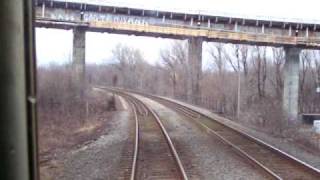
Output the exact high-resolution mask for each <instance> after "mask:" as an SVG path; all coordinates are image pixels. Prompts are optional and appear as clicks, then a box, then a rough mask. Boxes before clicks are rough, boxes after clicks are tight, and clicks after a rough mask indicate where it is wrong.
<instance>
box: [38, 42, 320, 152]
mask: <svg viewBox="0 0 320 180" xmlns="http://www.w3.org/2000/svg"><path fill="white" fill-rule="evenodd" d="M187 45H188V44H187V42H186V41H175V42H174V43H172V44H171V46H170V47H167V48H165V49H161V50H160V51H159V57H160V61H159V62H158V63H157V64H155V65H151V64H149V63H148V61H147V59H145V58H144V56H143V52H141V51H140V50H139V49H136V48H134V47H129V46H126V45H123V44H118V45H116V46H115V47H114V49H113V50H112V55H113V56H112V58H113V61H112V62H115V63H112V64H108V63H105V64H99V65H93V64H88V65H86V83H87V85H88V87H90V86H91V85H92V86H94V85H104V86H117V87H123V88H127V89H133V90H137V91H141V92H146V93H151V94H157V95H162V96H168V97H172V98H176V99H179V100H182V101H187V87H188V79H187V75H188V73H189V71H188V70H189V69H190V68H189V67H188V66H189V64H188V60H187V59H188V57H187V56H188V46H187ZM208 53H209V54H210V67H209V68H206V70H204V71H203V73H202V77H201V81H200V92H201V93H200V94H194V95H193V96H195V97H194V98H195V99H196V101H195V102H194V103H196V105H198V106H202V107H205V108H207V109H210V110H211V111H213V112H215V113H218V114H220V115H221V116H224V117H227V118H229V119H231V120H234V121H237V122H239V123H241V124H244V125H246V126H248V127H251V128H254V129H258V130H259V131H264V132H267V133H270V134H273V135H275V136H286V137H287V136H293V134H294V135H295V138H296V139H298V140H299V141H302V142H303V143H305V144H307V145H308V146H309V145H312V146H319V144H317V142H318V141H312V138H310V137H313V136H314V134H313V133H312V132H308V133H305V132H303V133H302V135H301V136H300V135H299V133H298V134H297V132H296V131H300V130H297V128H296V129H294V130H293V131H294V133H292V132H286V131H285V130H287V129H288V128H287V125H288V124H287V122H286V121H284V120H283V118H282V114H281V108H282V107H281V101H282V100H281V99H282V89H283V66H284V62H285V54H284V49H283V48H274V47H261V46H260V47H258V46H248V45H231V44H222V43H210V48H209V50H208ZM319 85H320V51H313V50H304V51H302V52H301V58H300V84H299V91H300V94H299V111H300V113H302V112H304V113H320V94H319V93H317V92H316V88H317V87H319ZM77 87H78V85H77V84H75V82H74V81H73V79H72V64H65V65H50V66H46V67H38V104H39V112H40V113H39V119H40V125H41V124H42V125H43V127H53V126H55V128H53V129H59V127H61V126H65V127H70V128H71V127H73V126H74V124H77V126H76V127H77V128H79V127H81V125H82V124H84V123H86V122H85V121H84V120H83V119H85V118H86V117H87V116H88V112H89V114H90V115H91V116H92V115H94V114H97V113H98V114H101V113H102V112H103V111H104V110H106V109H108V108H110V107H109V106H110V105H109V101H110V99H106V101H105V102H103V100H102V101H101V99H100V101H97V102H96V101H95V100H97V99H96V98H92V97H91V96H92V95H91V96H90V94H91V93H90V90H89V89H90V88H87V92H86V93H85V94H86V95H85V96H84V97H83V96H80V95H79V93H78V92H79V91H78V90H77ZM239 87H240V96H239V97H240V98H239V97H238V90H239V89H238V88H239ZM90 97H91V98H90ZM238 99H240V101H239V104H240V111H239V113H238V111H237V109H238ZM87 102H89V103H87ZM88 104H89V105H90V106H89V107H88ZM89 109H90V110H89ZM52 114H58V115H59V116H56V117H51V116H52ZM66 119H68V125H65V124H64V123H65V122H66ZM57 124H60V125H59V126H56V125H57ZM40 128H41V127H40Z"/></svg>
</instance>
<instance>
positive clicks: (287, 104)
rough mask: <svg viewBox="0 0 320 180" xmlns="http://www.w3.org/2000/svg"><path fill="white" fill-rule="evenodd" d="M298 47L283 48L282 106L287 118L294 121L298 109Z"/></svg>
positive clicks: (296, 117)
mask: <svg viewBox="0 0 320 180" xmlns="http://www.w3.org/2000/svg"><path fill="white" fill-rule="evenodd" d="M300 51H301V49H298V48H285V54H286V61H285V64H284V69H283V70H284V71H283V75H284V88H283V98H282V106H283V113H284V115H285V118H286V119H287V120H293V121H296V120H297V119H298V111H299V106H298V105H299V104H298V101H299V59H300Z"/></svg>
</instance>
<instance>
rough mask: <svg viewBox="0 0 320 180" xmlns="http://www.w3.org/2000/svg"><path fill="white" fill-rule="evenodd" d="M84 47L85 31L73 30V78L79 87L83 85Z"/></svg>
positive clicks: (80, 29)
mask: <svg viewBox="0 0 320 180" xmlns="http://www.w3.org/2000/svg"><path fill="white" fill-rule="evenodd" d="M85 47H86V31H85V30H84V29H82V28H75V29H74V30H73V53H72V64H73V78H74V80H75V81H76V82H77V83H78V85H79V86H80V87H84V85H85Z"/></svg>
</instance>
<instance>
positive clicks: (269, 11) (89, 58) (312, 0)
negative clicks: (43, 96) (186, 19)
mask: <svg viewBox="0 0 320 180" xmlns="http://www.w3.org/2000/svg"><path fill="white" fill-rule="evenodd" d="M63 1H64V0H63ZM70 1H76V2H77V1H78V2H84V1H89V0H70ZM89 2H94V3H97V2H101V3H118V4H125V5H128V6H138V7H141V8H143V7H145V8H148V9H150V8H155V9H168V10H170V9H171V10H172V9H178V10H182V11H185V12H188V11H191V10H192V11H207V12H212V13H213V14H215V13H220V14H221V13H226V14H235V15H241V16H242V15H244V16H250V17H261V16H264V17H270V18H272V17H273V18H286V19H291V20H299V21H300V20H301V21H308V22H310V21H317V22H320V13H318V12H319V7H320V0H303V1H297V0H188V1H187V0H119V1H117V0H90V1H89ZM86 37H87V42H86V62H87V63H101V62H107V61H108V60H110V58H111V50H112V49H113V47H114V46H115V45H116V44H118V43H122V44H127V45H129V46H133V47H136V48H139V49H141V50H142V52H143V54H144V56H145V58H146V59H147V60H148V61H149V62H150V63H155V62H157V61H158V60H159V57H158V55H159V50H160V49H162V48H165V47H166V46H168V45H170V43H171V42H172V40H170V39H161V38H149V37H136V36H126V35H114V34H108V33H91V32H89V33H87V35H86ZM36 44H37V58H38V59H37V60H38V65H46V64H50V63H52V62H54V63H65V62H66V61H70V60H71V54H72V31H65V30H56V29H44V28H37V30H36ZM206 49H207V43H204V50H203V54H204V59H206V57H207V55H206ZM204 64H206V62H205V63H204Z"/></svg>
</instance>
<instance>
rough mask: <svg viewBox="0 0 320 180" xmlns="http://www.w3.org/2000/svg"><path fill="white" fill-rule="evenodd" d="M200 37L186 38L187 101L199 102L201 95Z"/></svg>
mask: <svg viewBox="0 0 320 180" xmlns="http://www.w3.org/2000/svg"><path fill="white" fill-rule="evenodd" d="M202 42H203V40H202V38H198V37H197V38H195V37H192V38H190V39H188V91H187V93H188V94H187V95H188V101H189V102H191V103H196V104H197V103H199V102H198V100H199V98H197V97H200V95H201V91H200V80H201V77H202Z"/></svg>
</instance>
